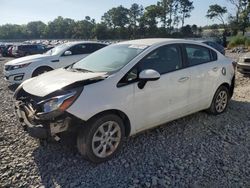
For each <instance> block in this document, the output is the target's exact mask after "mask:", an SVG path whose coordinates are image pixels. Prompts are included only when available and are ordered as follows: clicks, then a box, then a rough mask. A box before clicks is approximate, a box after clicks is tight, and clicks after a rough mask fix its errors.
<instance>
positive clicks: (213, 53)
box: [210, 50, 218, 61]
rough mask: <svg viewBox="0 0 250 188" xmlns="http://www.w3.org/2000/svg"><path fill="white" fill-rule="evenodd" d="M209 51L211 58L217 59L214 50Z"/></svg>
mask: <svg viewBox="0 0 250 188" xmlns="http://www.w3.org/2000/svg"><path fill="white" fill-rule="evenodd" d="M210 51H211V58H212V59H211V60H212V61H216V60H217V59H218V55H217V53H216V52H215V51H214V50H210Z"/></svg>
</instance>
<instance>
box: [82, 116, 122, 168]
mask: <svg viewBox="0 0 250 188" xmlns="http://www.w3.org/2000/svg"><path fill="white" fill-rule="evenodd" d="M124 135H125V130H124V123H123V121H122V119H121V118H120V117H119V116H117V115H114V114H106V115H101V116H98V117H95V118H93V119H92V120H90V121H89V122H88V123H87V125H86V127H85V129H83V130H82V131H81V132H80V133H79V134H78V137H77V148H78V151H79V152H80V153H81V155H82V156H83V157H84V158H85V159H87V160H90V161H92V162H94V163H100V162H104V161H107V160H109V159H110V158H111V157H112V156H114V155H115V154H116V153H117V152H118V151H119V149H120V148H121V144H122V141H123V138H124Z"/></svg>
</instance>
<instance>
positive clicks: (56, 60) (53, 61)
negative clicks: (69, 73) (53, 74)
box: [51, 59, 59, 63]
mask: <svg viewBox="0 0 250 188" xmlns="http://www.w3.org/2000/svg"><path fill="white" fill-rule="evenodd" d="M51 62H52V63H55V62H59V59H55V60H51Z"/></svg>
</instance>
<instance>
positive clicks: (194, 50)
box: [185, 44, 217, 66]
mask: <svg viewBox="0 0 250 188" xmlns="http://www.w3.org/2000/svg"><path fill="white" fill-rule="evenodd" d="M185 50H186V53H187V59H188V64H189V66H194V65H200V64H203V63H208V62H211V61H215V60H217V53H216V52H215V51H213V50H211V49H209V48H206V47H204V46H199V45H193V44H186V45H185Z"/></svg>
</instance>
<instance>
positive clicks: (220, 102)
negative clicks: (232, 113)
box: [208, 86, 230, 115]
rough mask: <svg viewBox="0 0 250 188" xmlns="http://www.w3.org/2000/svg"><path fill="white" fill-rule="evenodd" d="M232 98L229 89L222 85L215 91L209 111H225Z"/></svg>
mask: <svg viewBox="0 0 250 188" xmlns="http://www.w3.org/2000/svg"><path fill="white" fill-rule="evenodd" d="M229 99H230V94H229V90H228V88H227V87H225V86H220V87H219V88H218V89H217V91H216V92H215V95H214V98H213V101H212V104H211V106H210V108H209V109H208V112H209V113H211V114H214V115H217V114H221V113H223V112H224V111H225V110H226V108H227V105H228V102H229Z"/></svg>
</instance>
